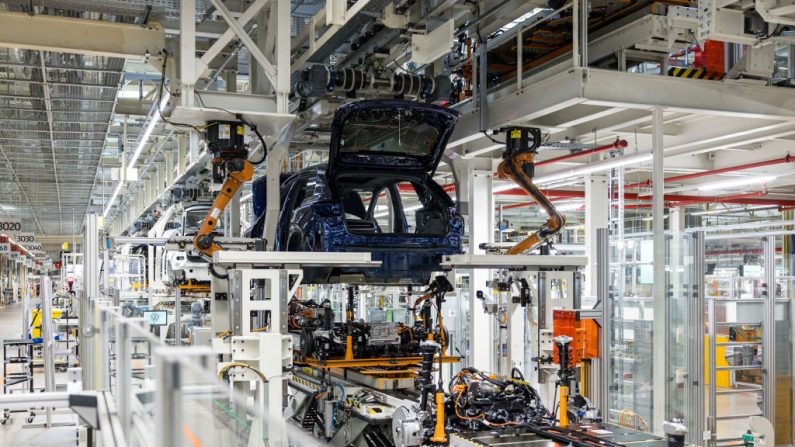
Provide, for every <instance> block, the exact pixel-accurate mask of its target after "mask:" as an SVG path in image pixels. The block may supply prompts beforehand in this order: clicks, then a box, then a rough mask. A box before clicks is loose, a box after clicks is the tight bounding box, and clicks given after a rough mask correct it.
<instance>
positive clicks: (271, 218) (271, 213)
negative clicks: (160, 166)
mask: <svg viewBox="0 0 795 447" xmlns="http://www.w3.org/2000/svg"><path fill="white" fill-rule="evenodd" d="M286 159H287V146H285V145H283V144H278V145H276V146H275V147H273V149H271V152H270V154H268V161H267V162H266V163H267V166H266V167H265V178H266V180H265V182H266V186H267V188H266V189H267V196H268V197H267V201H266V204H265V240H266V241H267V244H268V250H273V243H274V239H275V238H276V223H277V221H278V220H279V211H280V202H281V198H280V197H279V196H280V194H281V193H280V188H281V182H280V181H279V174H280V173H281V170H282V163H284V160H286Z"/></svg>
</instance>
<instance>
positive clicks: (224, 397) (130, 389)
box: [82, 300, 321, 447]
mask: <svg viewBox="0 0 795 447" xmlns="http://www.w3.org/2000/svg"><path fill="white" fill-rule="evenodd" d="M87 310H88V312H86V313H84V314H83V315H85V318H86V324H87V326H89V327H94V328H96V332H91V333H90V334H88V335H86V338H85V340H86V341H85V344H84V345H83V347H82V349H83V350H85V351H90V352H91V353H93V354H91V355H87V356H84V357H83V358H84V359H85V363H84V364H83V367H84V368H85V369H86V370H87V371H89V372H90V373H91V374H95V381H96V383H97V385H98V386H97V389H100V390H109V391H110V392H111V394H112V395H113V396H114V398H115V403H116V408H117V411H118V420H119V423H120V425H121V429H122V432H123V433H124V434H125V436H126V440H127V444H128V445H130V446H131V447H161V446H169V447H181V446H184V447H192V446H196V445H223V446H231V447H236V446H240V447H244V446H245V447H248V446H256V445H259V446H267V445H287V444H290V445H302V446H306V447H310V446H314V445H320V444H321V443H320V442H319V441H318V440H317V439H314V438H312V437H311V436H309V435H308V434H306V433H304V432H303V431H301V429H300V428H299V427H297V426H292V425H290V424H285V421H284V419H283V418H282V417H281V412H282V408H278V409H277V411H276V413H275V414H278V415H279V417H278V418H269V417H268V416H267V415H268V414H269V410H268V408H267V405H266V402H267V393H268V388H269V382H268V381H267V378H265V377H264V376H256V377H255V376H253V375H252V380H255V381H261V386H259V387H258V391H256V392H254V393H253V394H252V390H253V388H252V387H251V383H249V382H247V381H245V380H244V381H235V382H233V384H230V383H229V382H227V381H225V380H222V378H221V377H222V376H223V370H222V371H221V372H222V374H221V375H219V371H218V369H217V366H216V358H215V355H214V354H213V351H212V350H211V349H210V348H208V347H173V346H167V345H166V344H165V343H164V342H163V341H162V340H161V338H160V337H159V336H157V335H156V328H157V327H156V326H150V325H149V323H148V320H146V319H144V318H127V317H124V316H123V315H122V313H121V309H120V308H119V307H117V306H112V304H111V303H110V302H108V301H106V300H94V301H92V302H90V303H89V304H88V305H87ZM90 380H91V379H90ZM279 392H280V393H281V390H279Z"/></svg>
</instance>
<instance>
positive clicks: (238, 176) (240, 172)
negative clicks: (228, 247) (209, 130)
mask: <svg viewBox="0 0 795 447" xmlns="http://www.w3.org/2000/svg"><path fill="white" fill-rule="evenodd" d="M213 162H220V160H218V159H216V160H213ZM226 168H227V172H228V174H227V177H226V181H225V182H224V185H223V186H222V187H221V191H220V192H219V193H218V196H216V197H215V201H214V202H213V207H212V208H210V211H209V212H208V213H207V216H206V217H205V218H204V221H203V222H202V226H201V228H199V233H198V234H197V235H196V237H195V238H194V239H193V245H194V246H195V247H196V249H197V250H199V251H200V252H202V253H204V254H205V255H207V256H212V255H213V253H214V252H216V251H218V250H220V249H221V246H220V245H218V244H216V243H215V242H213V229H214V228H215V226H216V225H217V224H218V218H219V217H220V216H221V213H223V212H224V209H225V208H226V206H227V205H228V204H229V202H230V201H231V200H232V197H234V195H235V194H236V193H237V191H238V190H239V189H240V187H241V186H243V183H245V182H247V181H250V180H251V179H252V178H254V166H253V165H252V164H251V162H249V161H248V160H241V159H236V160H229V161H227V163H226Z"/></svg>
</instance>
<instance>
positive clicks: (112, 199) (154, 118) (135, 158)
mask: <svg viewBox="0 0 795 447" xmlns="http://www.w3.org/2000/svg"><path fill="white" fill-rule="evenodd" d="M170 97H171V94H170V93H168V92H166V93H165V94H163V98H162V99H161V100H160V106H159V107H158V108H157V109H155V111H154V112H153V113H152V119H150V120H149V124H148V125H147V126H146V129H144V134H143V135H141V139H140V140H139V141H138V146H136V148H135V152H133V155H132V158H130V163H129V164H128V165H127V167H128V168H134V167H135V162H137V161H138V157H140V156H141V153H142V152H143V150H144V147H145V146H146V143H147V142H148V140H149V137H150V136H151V135H152V132H153V131H154V130H155V126H156V125H157V122H158V121H160V110H163V107H165V106H166V104H167V103H168V99H169V98H170ZM125 143H126V141H125ZM126 177H127V175H126V173H123V174H122V179H124V178H126ZM122 186H124V180H119V184H118V185H116V189H114V190H113V194H111V196H110V200H108V204H107V205H106V206H105V211H103V212H102V217H103V218H105V217H108V213H109V212H110V208H111V207H112V206H113V202H115V201H116V197H117V196H118V195H119V192H121V188H122Z"/></svg>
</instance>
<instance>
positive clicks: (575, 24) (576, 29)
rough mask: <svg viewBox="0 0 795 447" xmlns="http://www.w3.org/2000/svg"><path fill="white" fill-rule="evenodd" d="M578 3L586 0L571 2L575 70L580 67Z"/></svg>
mask: <svg viewBox="0 0 795 447" xmlns="http://www.w3.org/2000/svg"><path fill="white" fill-rule="evenodd" d="M578 1H586V0H572V2H571V57H572V58H573V60H572V64H574V68H578V67H579V66H580V27H579V23H580V7H579V3H578Z"/></svg>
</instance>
